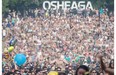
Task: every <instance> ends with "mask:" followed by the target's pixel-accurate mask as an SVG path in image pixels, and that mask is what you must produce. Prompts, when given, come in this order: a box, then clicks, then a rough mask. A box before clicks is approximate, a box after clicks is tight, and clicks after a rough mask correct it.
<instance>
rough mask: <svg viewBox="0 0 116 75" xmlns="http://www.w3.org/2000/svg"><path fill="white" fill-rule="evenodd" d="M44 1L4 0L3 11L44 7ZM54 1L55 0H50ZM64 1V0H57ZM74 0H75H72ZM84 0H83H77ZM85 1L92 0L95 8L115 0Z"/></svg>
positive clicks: (110, 3) (112, 3)
mask: <svg viewBox="0 0 116 75" xmlns="http://www.w3.org/2000/svg"><path fill="white" fill-rule="evenodd" d="M43 1H46V0H2V13H6V12H8V10H9V9H10V10H16V11H24V10H28V9H29V8H35V7H42V3H43ZM49 1H53V0H49ZM57 1H63V0H57ZM64 1H65V0H64ZM72 1H74V0H72ZM75 1H82V0H75ZM83 1H91V2H92V5H93V7H94V8H97V9H98V8H100V7H104V6H105V5H104V3H108V4H109V5H114V0H83Z"/></svg>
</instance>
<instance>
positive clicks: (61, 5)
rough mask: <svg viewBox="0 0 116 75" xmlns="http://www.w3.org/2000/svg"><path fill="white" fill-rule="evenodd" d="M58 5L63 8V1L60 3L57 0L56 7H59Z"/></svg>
mask: <svg viewBox="0 0 116 75" xmlns="http://www.w3.org/2000/svg"><path fill="white" fill-rule="evenodd" d="M60 7H61V8H62V9H64V1H62V2H61V4H60V2H59V1H58V2H57V8H58V9H59V8H60Z"/></svg>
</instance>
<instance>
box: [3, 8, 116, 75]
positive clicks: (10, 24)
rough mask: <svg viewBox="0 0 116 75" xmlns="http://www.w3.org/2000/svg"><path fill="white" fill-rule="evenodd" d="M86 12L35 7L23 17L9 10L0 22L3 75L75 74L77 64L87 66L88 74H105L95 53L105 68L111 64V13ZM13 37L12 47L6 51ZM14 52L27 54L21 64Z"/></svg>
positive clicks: (112, 37) (112, 28)
mask: <svg viewBox="0 0 116 75" xmlns="http://www.w3.org/2000/svg"><path fill="white" fill-rule="evenodd" d="M86 13H87V14H84V15H83V13H76V14H73V13H71V12H68V11H66V12H50V13H48V11H44V10H41V12H40V11H39V10H38V9H35V11H34V13H31V14H29V13H27V14H26V16H25V17H22V16H21V15H18V14H16V12H15V11H13V12H11V13H9V15H8V17H7V18H5V19H3V22H2V33H3V34H2V49H3V50H2V54H3V57H2V70H3V71H2V73H3V75H8V74H9V75H10V73H11V74H13V73H15V74H16V75H47V74H48V73H49V72H50V71H58V72H63V73H65V74H66V75H74V74H75V72H76V69H77V67H79V66H80V65H86V66H88V67H89V69H90V71H89V72H91V73H90V74H91V75H106V72H104V71H102V70H101V67H100V61H99V58H97V55H98V54H102V55H103V57H104V63H105V65H107V66H106V67H109V64H113V62H112V63H110V61H112V60H113V59H114V16H113V14H110V17H109V16H108V15H107V13H105V12H104V13H103V14H101V15H100V17H99V14H98V11H97V10H96V12H95V13H94V14H92V15H90V12H86ZM85 15H86V16H85ZM12 40H15V42H13V46H14V50H13V51H12V52H8V50H7V49H8V47H9V46H10V45H11V41H12ZM5 53H7V54H8V55H7V57H6V56H5ZM17 53H23V54H25V55H26V57H27V61H26V63H25V64H24V65H22V66H17V65H16V64H15V62H14V61H13V58H14V56H15V55H16V54H17ZM111 66H112V67H114V65H111ZM61 75H62V74H61ZM63 75H64V74H63ZM77 75H78V74H77ZM86 75H88V74H86Z"/></svg>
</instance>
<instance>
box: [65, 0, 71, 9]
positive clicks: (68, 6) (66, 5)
mask: <svg viewBox="0 0 116 75" xmlns="http://www.w3.org/2000/svg"><path fill="white" fill-rule="evenodd" d="M64 8H65V9H67V8H70V1H65V7H64Z"/></svg>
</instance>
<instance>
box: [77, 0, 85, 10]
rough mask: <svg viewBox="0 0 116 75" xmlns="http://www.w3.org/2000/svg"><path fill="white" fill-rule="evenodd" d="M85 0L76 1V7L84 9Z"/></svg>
mask: <svg viewBox="0 0 116 75" xmlns="http://www.w3.org/2000/svg"><path fill="white" fill-rule="evenodd" d="M84 4H85V1H80V2H79V3H78V8H80V9H82V10H84V9H85V5H84Z"/></svg>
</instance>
